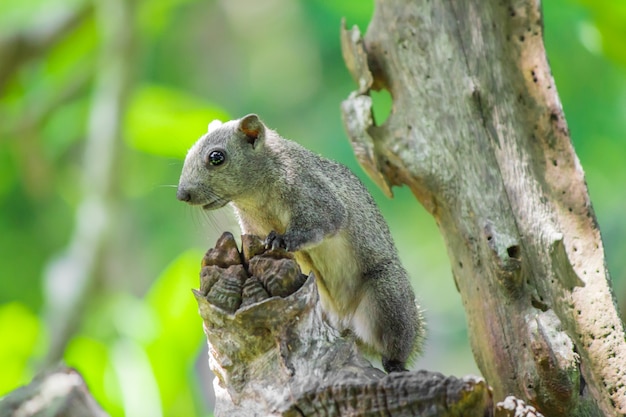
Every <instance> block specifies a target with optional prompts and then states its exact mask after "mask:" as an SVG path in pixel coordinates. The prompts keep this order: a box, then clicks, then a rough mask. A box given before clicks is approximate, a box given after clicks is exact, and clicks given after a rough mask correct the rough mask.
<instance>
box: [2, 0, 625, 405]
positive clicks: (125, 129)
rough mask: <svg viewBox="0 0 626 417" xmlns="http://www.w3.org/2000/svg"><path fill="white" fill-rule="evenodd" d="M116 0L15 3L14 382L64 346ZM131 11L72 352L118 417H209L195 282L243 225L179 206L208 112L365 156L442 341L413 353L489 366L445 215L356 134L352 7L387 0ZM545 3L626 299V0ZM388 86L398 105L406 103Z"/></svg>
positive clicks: (561, 81)
mask: <svg viewBox="0 0 626 417" xmlns="http://www.w3.org/2000/svg"><path fill="white" fill-rule="evenodd" d="M101 4H102V3H98V2H95V3H93V4H92V3H91V2H88V1H86V0H71V1H70V0H19V1H18V0H7V1H3V2H0V204H1V207H2V215H1V216H0V236H1V238H0V253H1V254H2V255H1V256H0V276H1V277H2V279H1V280H0V339H1V340H3V341H4V343H2V345H0V364H2V371H1V372H0V395H2V394H4V393H6V392H8V391H10V390H12V389H14V388H16V387H17V386H19V385H20V384H24V383H26V382H28V381H29V380H30V379H31V378H32V376H33V375H34V373H35V372H36V371H37V370H38V369H39V367H40V366H41V364H42V363H43V360H44V357H45V355H46V353H47V351H48V345H49V343H50V334H49V333H50V331H49V325H48V324H47V323H49V322H50V320H54V316H52V317H51V316H50V314H51V313H50V310H49V309H48V307H47V305H48V301H49V300H48V299H47V297H48V295H49V293H50V290H49V289H47V286H49V285H51V284H50V283H47V282H46V278H45V277H46V276H47V271H48V270H49V268H50V265H51V264H52V263H53V261H54V259H55V258H57V257H58V256H59V254H61V253H63V251H64V248H65V247H66V246H67V245H68V243H69V242H70V241H71V239H72V233H73V231H74V230H75V229H76V227H77V226H76V221H77V220H76V218H77V217H76V216H77V212H78V210H79V207H80V204H81V200H82V198H83V191H82V189H81V178H82V177H81V176H82V175H83V172H84V170H85V167H84V165H83V164H84V162H83V161H84V160H83V149H84V141H85V136H86V135H87V133H86V132H87V126H88V119H89V115H90V112H91V111H92V106H93V102H92V96H93V94H94V82H95V77H96V74H98V71H99V70H100V65H101V63H102V61H101V59H102V53H103V52H102V47H101V44H102V42H103V39H104V38H103V36H104V35H103V34H102V33H100V31H101V27H100V26H99V24H98V21H97V19H96V17H95V15H96V14H95V13H94V8H96V7H100V6H99V5H101ZM128 6H129V7H131V8H132V10H133V13H134V21H135V27H133V28H132V33H133V34H134V36H133V39H132V42H133V44H134V50H135V54H134V56H133V58H132V59H133V61H132V62H131V63H129V64H130V65H129V67H130V68H131V69H132V80H133V82H132V85H131V87H130V88H131V91H129V97H128V100H127V102H126V103H123V105H125V106H126V107H125V109H124V111H123V114H124V118H123V120H122V122H123V125H122V133H123V140H124V141H123V143H122V149H121V152H119V154H118V156H119V159H118V160H117V161H116V166H115V175H116V176H117V180H116V183H115V187H116V190H117V191H116V193H115V194H114V195H115V196H116V197H115V198H116V205H117V207H118V210H117V211H116V216H117V217H116V218H115V219H114V222H113V223H114V225H113V226H112V230H110V231H109V236H110V239H109V241H108V242H109V243H108V246H107V247H106V248H105V250H104V253H100V254H99V255H98V256H100V258H99V259H100V262H99V263H98V266H99V270H98V274H97V278H96V279H95V281H94V283H92V285H91V286H90V287H89V291H87V292H86V293H85V294H84V297H85V298H86V300H85V303H84V304H85V305H84V306H83V307H82V309H81V310H80V321H79V323H78V326H77V328H76V329H75V332H74V333H73V334H72V335H71V337H70V339H69V340H68V344H67V348H66V349H65V356H64V359H65V361H66V362H67V363H69V364H70V365H71V366H74V367H76V368H77V369H79V370H80V372H81V373H82V374H83V375H84V376H85V378H86V380H87V383H88V385H89V386H90V389H91V390H92V392H93V393H94V395H95V396H96V398H97V399H98V401H99V402H100V403H101V404H102V405H103V406H104V408H105V409H106V410H107V411H108V412H109V413H111V415H112V416H121V415H128V416H134V415H151V416H160V415H163V416H180V415H207V414H208V413H210V405H209V402H208V400H207V397H208V396H209V394H207V393H208V392H210V391H211V388H210V385H209V384H210V379H209V376H208V367H207V365H206V352H203V351H202V350H203V347H204V345H205V341H204V336H203V333H202V327H201V322H200V319H199V317H198V315H197V314H196V304H195V300H194V298H193V296H192V294H191V292H190V288H193V287H196V286H197V285H198V282H197V278H196V277H197V274H198V269H199V260H200V258H201V255H202V251H203V250H204V249H206V248H208V247H210V246H211V245H212V244H213V242H214V241H215V239H216V237H217V236H218V235H219V234H220V233H221V232H222V231H223V230H236V227H237V226H236V224H235V222H234V221H233V219H232V217H231V216H230V214H229V213H228V211H227V209H226V210H224V211H222V212H219V213H216V214H212V215H210V216H208V217H203V216H202V215H201V214H200V213H197V212H196V211H192V210H191V209H189V208H188V207H185V206H183V205H182V204H179V203H178V202H177V201H176V199H175V188H174V186H175V184H176V183H177V179H178V175H179V173H180V168H181V165H182V159H183V158H184V155H185V152H186V150H187V149H188V147H189V146H190V145H191V144H192V143H193V142H194V141H195V140H196V138H197V137H199V136H200V135H201V134H202V133H203V132H205V131H206V126H207V123H208V122H209V121H211V120H212V119H214V118H220V119H229V118H235V117H239V116H241V115H243V114H246V113H248V112H256V113H259V114H260V115H261V116H262V117H263V118H264V120H265V121H266V122H267V123H268V124H269V125H270V126H272V127H276V128H278V129H279V131H280V132H281V133H282V134H283V135H284V136H286V137H289V138H294V139H297V140H298V141H299V142H301V143H302V144H304V145H305V146H307V147H309V148H311V149H313V150H315V151H317V152H319V153H322V154H324V155H326V156H328V157H331V158H333V159H336V160H339V161H341V162H343V163H345V164H346V165H348V166H350V167H351V168H352V169H353V170H354V171H355V172H357V173H358V174H359V175H360V176H361V178H363V179H364V181H365V182H366V184H367V185H368V187H369V188H370V190H372V193H373V194H374V196H375V198H376V199H377V201H378V202H379V204H380V205H381V208H382V210H383V214H384V215H385V217H386V218H387V219H388V221H389V223H390V226H391V229H392V233H393V234H394V236H395V239H396V241H397V242H398V245H399V247H400V251H401V256H402V258H403V262H404V263H405V264H406V266H407V268H408V269H409V270H410V271H412V273H413V275H414V277H413V278H414V287H415V288H416V290H417V292H418V294H419V296H420V298H421V299H422V305H423V306H424V307H425V308H426V315H427V318H428V321H429V328H430V338H429V342H428V346H427V350H426V353H425V356H424V357H423V358H422V359H421V360H418V361H417V363H416V364H415V367H419V368H428V369H433V370H439V371H442V372H444V373H454V374H457V375H460V374H464V373H470V372H474V373H475V372H477V370H476V367H475V365H474V364H473V360H472V357H471V352H470V350H469V346H468V342H467V330H466V327H465V321H464V315H463V311H462V307H461V303H460V298H459V296H458V294H457V293H456V290H455V288H454V283H453V280H452V278H451V276H450V275H451V274H450V272H449V266H448V263H447V257H446V254H445V249H444V246H443V242H442V239H441V237H440V236H439V234H438V231H437V228H436V226H435V224H434V222H433V221H432V219H431V218H430V217H429V216H428V215H427V214H426V213H425V211H424V210H423V209H422V208H421V207H420V206H419V205H418V204H417V203H416V201H415V200H414V199H413V197H412V196H411V195H410V193H409V192H407V190H404V189H400V190H396V198H395V199H394V200H388V199H386V198H385V197H384V196H383V195H382V193H381V192H380V191H379V190H377V189H376V188H375V187H374V186H373V184H372V183H371V181H369V179H367V178H366V177H365V175H364V174H363V172H362V170H361V169H360V168H359V167H358V166H357V164H356V161H355V159H354V156H353V155H352V151H351V148H350V146H349V144H348V141H347V140H346V138H345V134H344V132H343V127H342V124H341V119H340V114H339V104H340V102H341V100H342V99H344V98H345V97H346V96H347V95H348V94H349V92H350V91H352V90H353V89H354V85H353V81H352V80H351V78H350V76H349V74H348V73H347V71H346V70H345V67H344V64H343V61H342V58H341V51H340V46H339V41H338V31H339V22H340V20H341V18H342V17H344V16H345V17H346V18H347V22H348V25H349V26H351V25H353V24H357V25H359V27H360V28H361V30H362V31H365V29H366V28H367V23H368V21H369V18H370V16H371V13H372V9H373V5H372V2H367V1H361V0H342V1H328V0H272V1H270V2H256V1H253V0H237V1H226V0H214V1H198V0H151V1H145V2H137V3H135V2H130V1H129V2H128ZM543 7H544V12H545V19H544V24H545V40H546V46H547V50H548V56H549V58H550V63H551V66H552V70H553V74H554V77H555V79H556V83H557V87H558V90H559V93H560V96H561V99H562V102H563V105H564V108H565V113H566V116H567V120H568V123H569V126H570V128H571V132H572V138H573V141H574V144H575V147H576V149H577V152H578V155H579V158H580V160H581V163H582V165H583V167H584V169H585V171H586V175H587V181H588V184H589V188H590V193H591V197H592V201H593V204H594V207H595V209H596V213H597V216H598V220H599V223H600V226H601V229H602V231H603V237H604V243H605V247H606V254H607V261H608V267H609V270H610V272H611V273H612V276H613V279H614V286H615V290H616V295H617V298H618V300H619V301H620V302H621V303H622V311H624V310H625V308H624V307H625V306H624V305H623V304H624V302H625V301H626V258H625V257H624V256H622V254H623V253H626V239H625V238H624V236H626V221H624V217H623V211H624V208H625V207H626V192H624V190H626V165H625V164H624V162H623V160H624V157H626V139H625V138H626V77H625V74H626V71H625V68H626V30H625V28H626V6H625V5H624V4H622V3H621V2H617V1H614V0H603V1H595V0H594V1H591V0H553V1H550V2H544V3H543ZM72 14H76V15H77V18H76V22H75V23H74V24H73V25H72V26H71V27H70V28H69V29H65V30H62V31H61V33H60V34H59V36H57V37H55V36H54V33H55V31H54V28H55V24H57V23H58V22H59V21H60V20H62V19H63V17H64V16H68V15H72ZM16 39H20V40H21V43H15V42H16ZM11 45H19V48H17V49H16V50H13V49H11V48H10V47H11ZM6 68H8V69H9V70H8V71H7V72H2V70H3V69H6ZM374 101H375V113H376V117H377V118H378V119H379V120H381V119H384V117H385V116H386V114H387V113H388V112H389V109H390V105H391V102H390V98H389V97H388V96H385V95H377V96H375V97H374ZM190 248H192V249H190ZM207 381H208V382H207ZM146 406H149V407H151V408H150V409H148V410H146V408H145V407H146ZM141 407H144V408H141ZM140 410H143V412H142V411H140Z"/></svg>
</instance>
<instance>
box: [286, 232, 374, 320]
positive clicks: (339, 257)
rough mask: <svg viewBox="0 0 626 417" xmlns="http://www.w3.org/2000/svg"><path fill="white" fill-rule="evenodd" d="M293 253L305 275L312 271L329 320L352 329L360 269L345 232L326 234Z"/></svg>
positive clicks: (360, 278) (357, 298) (359, 288)
mask: <svg viewBox="0 0 626 417" xmlns="http://www.w3.org/2000/svg"><path fill="white" fill-rule="evenodd" d="M295 255H296V260H297V261H298V264H299V265H300V268H301V269H302V272H303V273H304V274H309V272H311V271H313V272H314V273H315V277H316V280H317V288H318V292H319V295H320V302H321V304H322V308H323V310H324V312H325V313H326V315H327V316H328V318H329V319H330V321H331V323H332V324H333V325H335V326H337V327H338V328H340V329H343V328H345V327H351V328H352V327H353V326H352V319H353V316H354V312H355V310H356V309H357V307H358V306H359V302H360V300H361V297H362V296H363V294H362V293H361V290H362V285H361V280H362V277H361V274H362V271H360V268H359V265H358V264H357V262H356V261H355V255H354V252H353V250H352V245H351V244H350V242H349V241H348V239H346V237H345V235H344V234H343V233H338V234H337V235H335V236H332V237H327V238H325V239H324V241H323V242H322V243H321V244H319V245H317V246H314V247H312V248H307V249H304V250H302V251H298V252H296V254H295ZM355 330H356V329H355Z"/></svg>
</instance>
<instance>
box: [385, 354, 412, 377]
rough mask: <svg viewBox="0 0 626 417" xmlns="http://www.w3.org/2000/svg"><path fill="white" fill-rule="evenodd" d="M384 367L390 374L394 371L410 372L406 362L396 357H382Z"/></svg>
mask: <svg viewBox="0 0 626 417" xmlns="http://www.w3.org/2000/svg"><path fill="white" fill-rule="evenodd" d="M382 363H383V368H385V372H387V373H388V374H390V373H392V372H408V369H406V368H405V364H404V362H402V361H398V360H395V359H389V358H385V357H384V356H383V358H382Z"/></svg>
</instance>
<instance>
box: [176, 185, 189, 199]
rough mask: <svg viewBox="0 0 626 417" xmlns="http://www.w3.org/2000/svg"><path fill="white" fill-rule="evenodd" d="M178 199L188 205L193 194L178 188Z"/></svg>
mask: <svg viewBox="0 0 626 417" xmlns="http://www.w3.org/2000/svg"><path fill="white" fill-rule="evenodd" d="M176 198H177V199H179V200H180V201H184V202H185V203H188V202H190V201H191V193H190V192H189V191H188V190H186V189H184V188H183V187H178V190H176Z"/></svg>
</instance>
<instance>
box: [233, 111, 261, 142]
mask: <svg viewBox="0 0 626 417" xmlns="http://www.w3.org/2000/svg"><path fill="white" fill-rule="evenodd" d="M239 130H240V131H241V132H242V133H243V134H244V135H246V138H247V140H248V142H249V143H250V144H251V145H253V146H256V143H257V140H258V139H262V138H263V134H264V133H265V126H264V125H263V122H262V121H261V120H259V116H257V115H256V114H249V115H247V116H244V117H242V118H241V119H240V120H239Z"/></svg>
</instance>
